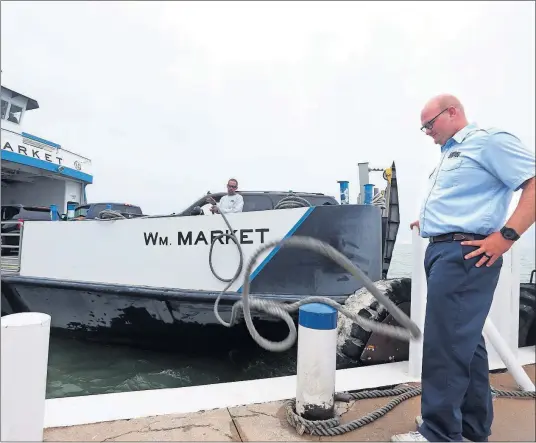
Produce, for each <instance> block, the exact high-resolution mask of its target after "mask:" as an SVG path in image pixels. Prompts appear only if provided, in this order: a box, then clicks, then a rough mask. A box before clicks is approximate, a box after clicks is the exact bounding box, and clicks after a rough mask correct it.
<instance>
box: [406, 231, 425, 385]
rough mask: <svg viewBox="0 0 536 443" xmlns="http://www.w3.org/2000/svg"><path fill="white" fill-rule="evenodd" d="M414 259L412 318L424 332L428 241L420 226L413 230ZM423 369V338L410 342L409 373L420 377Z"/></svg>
mask: <svg viewBox="0 0 536 443" xmlns="http://www.w3.org/2000/svg"><path fill="white" fill-rule="evenodd" d="M412 246H413V250H412V260H413V268H412V273H411V311H410V318H411V320H413V321H414V322H415V324H416V325H417V326H418V327H419V329H420V330H421V331H422V332H424V317H425V316H426V291H427V284H426V274H425V272H424V253H425V250H426V241H424V240H423V239H422V238H421V236H420V234H419V228H417V227H414V228H413V232H412ZM421 371H422V338H421V339H419V340H411V341H410V342H409V375H410V376H411V377H415V378H420V377H421Z"/></svg>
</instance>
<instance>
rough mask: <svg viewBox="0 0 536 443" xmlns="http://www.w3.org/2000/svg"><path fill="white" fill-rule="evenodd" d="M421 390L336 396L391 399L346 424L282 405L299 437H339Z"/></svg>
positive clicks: (528, 395)
mask: <svg viewBox="0 0 536 443" xmlns="http://www.w3.org/2000/svg"><path fill="white" fill-rule="evenodd" d="M421 392H422V391H421V387H420V386H418V387H413V388H412V387H399V388H395V389H386V390H381V389H375V390H370V391H361V392H354V393H337V394H335V401H343V402H350V401H352V400H363V399H369V398H381V397H392V396H396V397H395V398H393V399H392V400H390V401H389V402H388V403H387V404H386V405H384V406H382V407H380V408H378V409H376V410H375V411H372V412H370V413H369V414H366V415H364V416H362V417H359V418H357V419H355V420H352V421H350V422H348V423H344V424H342V423H341V417H340V416H339V415H335V417H334V418H331V419H328V420H307V419H305V418H303V417H301V416H300V415H298V414H297V413H296V400H295V399H292V400H289V401H287V402H286V403H285V414H286V418H287V422H288V423H289V424H290V426H292V427H293V428H294V429H296V432H297V433H298V434H299V435H302V434H310V435H320V436H327V437H334V436H337V435H342V434H345V433H347V432H351V431H355V430H356V429H359V428H361V427H363V426H366V425H368V424H370V423H372V422H373V421H376V420H378V419H379V418H381V417H383V416H384V415H385V414H387V413H388V412H389V411H391V410H393V409H394V408H395V407H396V406H398V405H399V404H401V403H402V402H404V401H406V400H409V399H410V398H413V397H416V396H418V395H420V394H421ZM491 392H492V394H493V395H494V396H496V397H506V398H518V399H534V398H536V393H535V392H534V391H530V392H527V391H501V390H498V389H494V388H493V387H492V388H491Z"/></svg>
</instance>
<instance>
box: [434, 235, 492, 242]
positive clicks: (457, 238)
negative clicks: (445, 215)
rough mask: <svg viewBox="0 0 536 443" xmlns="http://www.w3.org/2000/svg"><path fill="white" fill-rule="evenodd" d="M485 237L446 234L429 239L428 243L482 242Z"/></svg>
mask: <svg viewBox="0 0 536 443" xmlns="http://www.w3.org/2000/svg"><path fill="white" fill-rule="evenodd" d="M486 237H487V236H486V235H480V234H467V233H465V232H450V233H448V234H441V235H435V236H433V237H430V238H429V241H430V243H440V242H446V241H448V242H452V241H465V240H484V239H485V238H486Z"/></svg>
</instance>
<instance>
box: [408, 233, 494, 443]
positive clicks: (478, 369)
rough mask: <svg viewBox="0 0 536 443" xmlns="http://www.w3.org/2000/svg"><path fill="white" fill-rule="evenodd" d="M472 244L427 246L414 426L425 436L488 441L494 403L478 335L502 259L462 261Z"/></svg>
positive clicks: (485, 353)
mask: <svg viewBox="0 0 536 443" xmlns="http://www.w3.org/2000/svg"><path fill="white" fill-rule="evenodd" d="M474 250H475V247H474V246H462V245H461V244H460V242H457V241H453V242H442V243H431V244H429V245H428V248H427V250H426V255H425V261H424V266H425V270H426V280H427V283H428V295H427V303H426V319H425V324H424V331H423V362H422V396H421V414H422V419H423V425H422V426H421V427H420V429H419V431H420V432H421V434H422V435H423V436H424V437H425V438H426V439H427V440H429V441H462V435H463V437H465V438H467V439H469V440H472V441H487V440H488V437H489V435H490V434H491V423H492V421H493V405H492V397H491V388H490V385H489V368H488V354H487V352H486V347H485V343H484V338H483V337H482V330H483V328H484V322H485V321H486V317H487V316H488V313H489V311H490V308H491V303H492V301H493V294H494V292H495V288H496V286H497V282H498V280H499V273H500V269H501V266H502V262H503V259H502V257H501V258H499V259H498V260H497V261H496V262H495V263H494V264H493V266H490V267H487V266H485V265H484V266H481V267H479V268H477V267H476V266H475V264H476V263H477V262H478V260H480V259H481V256H479V257H476V258H473V259H469V260H466V259H465V258H464V256H465V255H466V254H468V253H470V252H471V251H474Z"/></svg>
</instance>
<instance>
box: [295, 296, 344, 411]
mask: <svg viewBox="0 0 536 443" xmlns="http://www.w3.org/2000/svg"><path fill="white" fill-rule="evenodd" d="M336 370H337V310H336V309H334V308H332V307H331V306H328V305H324V304H321V303H310V304H307V305H303V306H300V309H299V324H298V362H297V374H296V378H297V387H296V413H297V414H298V415H300V416H302V417H303V418H305V419H307V420H327V419H330V418H333V416H334V411H335V401H334V399H335V374H336Z"/></svg>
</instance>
